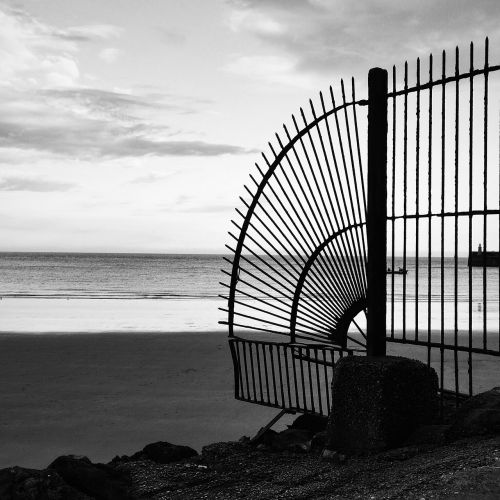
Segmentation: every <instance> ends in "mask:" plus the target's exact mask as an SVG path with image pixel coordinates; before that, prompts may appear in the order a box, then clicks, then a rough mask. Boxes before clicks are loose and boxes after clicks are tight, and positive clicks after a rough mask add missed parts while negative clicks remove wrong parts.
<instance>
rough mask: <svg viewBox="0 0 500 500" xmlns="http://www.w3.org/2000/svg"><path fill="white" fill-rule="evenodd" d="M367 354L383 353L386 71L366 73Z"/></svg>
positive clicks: (384, 335) (384, 347) (384, 340)
mask: <svg viewBox="0 0 500 500" xmlns="http://www.w3.org/2000/svg"><path fill="white" fill-rule="evenodd" d="M367 234H368V273H367V275H368V291H367V304H368V318H367V353H368V355H371V356H384V355H385V353H386V295H387V290H386V276H387V275H386V254H387V241H386V234H387V71H386V70H383V69H380V68H372V69H371V70H370V71H369V73H368V220H367Z"/></svg>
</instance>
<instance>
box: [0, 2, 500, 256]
mask: <svg viewBox="0 0 500 500" xmlns="http://www.w3.org/2000/svg"><path fill="white" fill-rule="evenodd" d="M499 19H500V2H498V0H476V1H474V2H472V1H466V0H422V1H418V2H415V1H414V2H404V1H401V0H373V1H357V2H353V1H352V0H331V1H330V0H155V1H154V0H140V1H139V0H105V1H102V0H100V1H94V0H24V1H10V2H9V1H8V2H1V1H0V61H1V64H0V191H1V192H0V234H1V238H0V250H2V251H82V252H86V251H95V252H160V253H177V252H181V253H183V252H188V253H201V252H208V253H221V252H224V244H225V243H226V242H228V237H227V235H226V234H227V231H228V230H229V229H230V227H231V225H230V219H231V217H232V216H233V214H234V207H235V206H238V205H239V202H238V197H239V195H241V194H243V188H242V185H243V183H244V182H245V181H246V179H247V178H248V172H249V171H250V170H251V167H252V165H253V164H254V163H255V162H256V161H260V151H262V150H264V149H265V148H266V144H267V141H268V140H269V139H270V138H272V136H273V135H274V132H275V131H277V130H278V129H280V128H281V124H282V123H283V122H284V121H285V120H287V119H289V117H290V115H291V113H292V112H295V111H296V110H297V109H298V108H299V107H300V106H301V105H304V104H306V103H307V100H308V99H309V98H310V97H311V96H316V95H317V93H318V91H319V90H325V89H327V88H328V86H329V85H330V84H332V85H334V86H335V85H336V84H337V83H338V82H339V81H340V79H341V78H347V79H349V78H350V77H351V76H354V77H355V78H356V80H357V81H358V82H359V89H361V90H360V91H359V92H360V94H363V93H366V90H365V81H366V75H367V70H368V69H369V68H370V67H373V66H381V67H387V68H390V67H391V65H392V64H395V63H397V64H399V63H401V62H402V61H404V59H408V60H414V59H415V58H416V57H428V54H429V53H430V52H434V53H435V54H439V53H440V51H441V50H442V49H451V50H453V48H454V47H455V45H457V44H459V45H460V46H461V47H464V48H466V47H467V46H468V43H469V41H471V40H473V41H477V42H479V43H482V41H483V40H484V37H485V36H486V35H488V36H489V37H490V40H491V48H492V49H491V52H492V59H493V60H495V53H496V52H495V40H499V36H498V35H499V32H500V23H499V22H498V21H499ZM497 60H498V59H497ZM360 97H361V95H360Z"/></svg>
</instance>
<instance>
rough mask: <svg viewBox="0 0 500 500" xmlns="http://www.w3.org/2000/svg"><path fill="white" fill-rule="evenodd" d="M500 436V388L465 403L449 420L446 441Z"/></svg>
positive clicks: (478, 395)
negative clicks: (490, 435)
mask: <svg viewBox="0 0 500 500" xmlns="http://www.w3.org/2000/svg"><path fill="white" fill-rule="evenodd" d="M487 434H500V387H495V388H493V389H491V390H490V391H487V392H483V393H481V394H477V395H476V396H473V397H472V398H470V399H468V400H467V401H465V402H464V403H463V404H462V406H460V408H459V409H458V410H457V411H456V412H455V414H454V415H453V417H452V418H451V426H450V428H449V430H448V432H447V437H448V439H451V440H453V439H458V438H461V437H468V436H481V435H487Z"/></svg>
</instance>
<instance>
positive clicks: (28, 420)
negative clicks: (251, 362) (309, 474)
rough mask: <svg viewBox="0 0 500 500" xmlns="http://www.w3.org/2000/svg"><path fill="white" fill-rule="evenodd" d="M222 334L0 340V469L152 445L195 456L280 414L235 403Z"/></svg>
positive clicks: (100, 457)
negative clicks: (180, 447)
mask: <svg viewBox="0 0 500 500" xmlns="http://www.w3.org/2000/svg"><path fill="white" fill-rule="evenodd" d="M226 337H227V335H226V334H225V333H186V334H182V333H168V334H157V333H148V334H137V333H103V334H82V333H80V334H71V335H70V334H41V335H33V334H1V335H0V381H1V382H0V407H1V412H0V468H1V467H7V466H11V465H22V466H24V467H37V468H39V467H45V466H47V465H48V464H49V463H50V462H51V461H52V460H53V459H54V458H56V457H57V456H58V455H61V454H68V453H73V454H81V455H87V456H88V457H89V458H91V460H93V461H109V460H110V459H111V458H112V457H113V456H114V455H116V454H129V453H132V452H135V451H138V450H139V449H142V447H144V445H146V444H147V443H150V442H153V441H159V440H164V441H170V442H173V443H177V444H186V445H190V446H192V447H194V448H195V449H197V450H198V451H199V450H200V448H201V446H203V445H205V444H209V443H212V442H215V441H222V440H235V439H238V438H240V437H241V436H242V435H244V434H251V433H253V432H256V431H257V430H258V428H259V427H260V426H261V425H264V424H265V423H267V421H269V420H270V419H271V418H272V416H274V415H275V414H276V411H277V410H274V409H269V408H264V407H259V406H256V405H252V404H248V403H243V402H239V401H236V400H234V399H233V374H232V364H231V359H230V354H229V349H228V347H227V341H226Z"/></svg>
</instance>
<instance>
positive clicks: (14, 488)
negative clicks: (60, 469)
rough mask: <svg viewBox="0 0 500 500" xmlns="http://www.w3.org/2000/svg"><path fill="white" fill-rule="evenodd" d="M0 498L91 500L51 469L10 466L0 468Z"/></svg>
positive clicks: (11, 499) (8, 499)
mask: <svg viewBox="0 0 500 500" xmlns="http://www.w3.org/2000/svg"><path fill="white" fill-rule="evenodd" d="M0 498H1V499H2V500H91V497H89V496H87V495H85V494H84V493H82V492H80V491H78V490H76V489H74V488H72V487H71V486H69V485H68V484H66V483H65V482H64V480H63V479H62V478H61V476H59V474H58V473H57V472H55V471H53V470H35V469H24V468H22V467H10V468H7V469H2V470H0Z"/></svg>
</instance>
